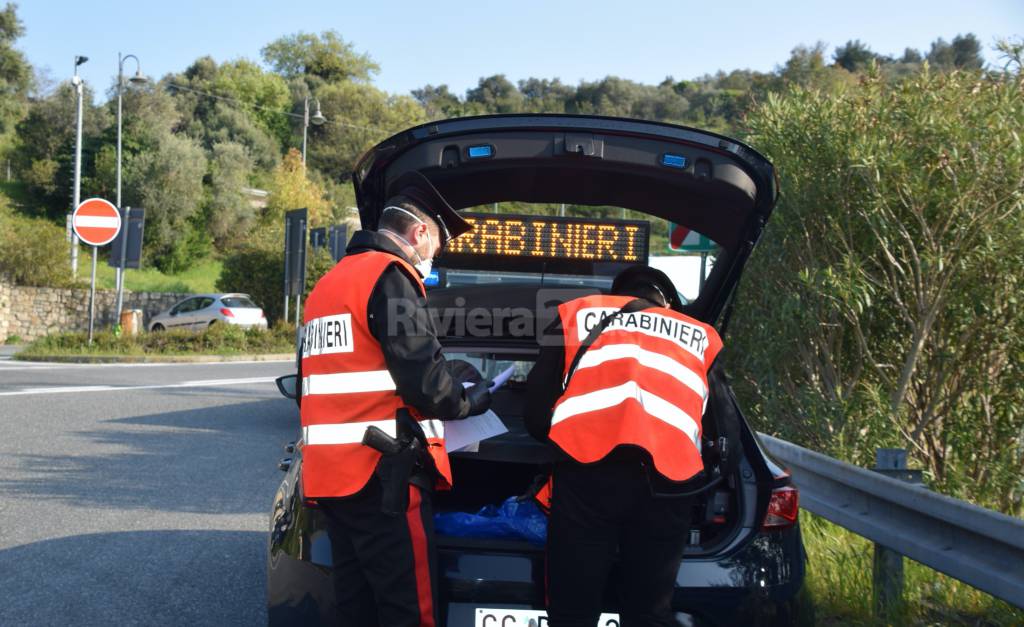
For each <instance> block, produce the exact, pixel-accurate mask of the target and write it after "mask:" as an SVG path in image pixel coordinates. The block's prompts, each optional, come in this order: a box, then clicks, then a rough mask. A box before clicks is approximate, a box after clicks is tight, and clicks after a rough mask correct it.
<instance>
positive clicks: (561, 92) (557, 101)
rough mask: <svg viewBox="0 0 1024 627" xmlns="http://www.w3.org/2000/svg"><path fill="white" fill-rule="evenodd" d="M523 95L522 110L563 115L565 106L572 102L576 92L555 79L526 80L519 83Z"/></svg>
mask: <svg viewBox="0 0 1024 627" xmlns="http://www.w3.org/2000/svg"><path fill="white" fill-rule="evenodd" d="M519 92H520V93H522V95H523V100H524V102H523V110H524V111H529V112H530V113H565V104H566V103H567V102H569V101H570V100H572V97H573V95H574V94H575V93H576V90H575V89H574V88H573V87H572V86H571V85H565V84H563V83H562V81H560V80H558V79H557V78H556V79H554V80H548V79H546V78H528V79H526V80H522V81H519Z"/></svg>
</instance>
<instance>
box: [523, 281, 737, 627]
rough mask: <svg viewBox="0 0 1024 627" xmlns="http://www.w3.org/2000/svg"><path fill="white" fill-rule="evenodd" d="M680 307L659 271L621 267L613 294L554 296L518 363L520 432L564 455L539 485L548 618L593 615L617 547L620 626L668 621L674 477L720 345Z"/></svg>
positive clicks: (681, 492)
mask: <svg viewBox="0 0 1024 627" xmlns="http://www.w3.org/2000/svg"><path fill="white" fill-rule="evenodd" d="M681 306H682V303H681V301H680V299H679V296H678V294H677V293H676V290H675V286H673V285H672V282H671V281H670V280H669V278H668V277H667V276H665V274H664V273H663V272H661V271H659V270H655V269H653V268H649V267H647V266H632V267H630V268H628V269H626V270H625V271H623V272H622V273H621V274H620V275H619V276H617V277H616V278H615V281H614V282H613V283H612V289H611V294H609V295H603V294H600V295H595V296H585V297H583V298H578V299H575V300H571V301H569V302H567V303H564V304H562V305H561V306H559V308H558V315H559V317H558V320H557V321H556V323H555V324H553V325H552V327H550V328H549V329H548V330H547V332H546V334H550V335H549V336H548V337H547V338H546V339H548V340H551V341H549V342H545V346H544V348H542V350H541V353H540V355H539V356H538V359H537V363H536V364H535V365H534V368H533V369H532V370H531V371H530V375H529V378H528V381H527V384H528V387H529V391H530V394H529V396H528V400H527V406H526V421H527V424H526V426H527V429H528V430H529V431H530V433H531V434H532V435H533V436H534V437H536V438H538V439H541V440H545V441H549V442H551V443H552V444H554V446H555V447H557V448H558V449H559V450H561V451H562V452H563V453H564V454H565V458H564V461H561V462H559V463H556V464H555V466H554V473H553V477H552V480H551V482H550V484H549V487H550V495H551V501H550V507H551V517H550V521H549V524H548V563H547V572H548V618H549V620H550V624H551V627H576V626H579V627H583V626H586V627H593V625H594V624H596V623H597V620H598V616H599V615H600V614H601V609H602V607H601V605H602V599H603V596H604V591H605V588H606V586H607V584H608V579H609V575H610V572H611V566H612V562H613V560H614V558H615V556H616V554H618V556H619V561H620V564H621V574H622V578H621V581H620V582H618V583H619V585H618V588H619V590H621V592H622V611H621V617H622V624H623V626H627V625H644V626H654V625H665V626H668V625H676V624H678V623H677V622H676V621H675V619H674V618H673V612H672V605H671V600H672V591H673V585H674V582H675V579H676V574H677V573H678V571H679V566H680V562H681V560H682V557H683V549H684V546H685V542H686V534H687V530H688V528H689V526H690V517H691V503H692V498H691V497H689V496H688V495H687V485H686V482H687V480H689V479H691V478H694V477H695V476H696V475H697V473H699V472H700V471H701V470H703V462H702V460H701V453H700V437H701V417H702V414H703V412H704V407H705V405H706V401H707V398H708V381H707V373H708V370H709V369H710V367H711V364H712V363H713V362H714V361H715V357H716V356H717V355H718V352H719V350H720V349H721V347H722V342H721V340H720V339H719V337H718V333H717V332H716V331H715V329H714V328H713V327H711V326H710V325H707V324H704V323H703V322H700V321H699V320H695V319H693V318H690V317H689V316H686V315H684V314H683V313H681V312H680V309H681ZM559 327H561V328H560V329H559Z"/></svg>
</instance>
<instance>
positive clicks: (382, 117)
mask: <svg viewBox="0 0 1024 627" xmlns="http://www.w3.org/2000/svg"><path fill="white" fill-rule="evenodd" d="M316 97H317V98H318V99H319V101H320V105H321V107H322V110H323V113H324V115H325V116H326V117H327V123H326V124H324V125H323V126H311V127H310V129H309V142H308V146H309V147H308V155H307V160H308V162H309V164H310V166H312V167H315V168H317V169H318V170H320V171H322V172H325V173H327V174H328V176H330V177H331V178H333V179H335V180H337V181H348V180H350V179H351V175H352V170H353V168H354V167H355V163H356V160H357V159H358V158H359V157H360V156H361V155H362V154H363V153H364V152H366V150H368V149H369V148H370V147H372V146H373V145H374V144H376V143H377V142H379V141H381V140H383V139H385V138H386V137H388V136H389V135H392V134H393V133H397V132H398V131H401V130H403V129H406V128H408V127H410V126H415V125H417V124H422V123H423V122H426V121H427V116H426V113H425V112H424V110H423V107H422V106H420V104H419V103H418V102H416V101H415V100H414V99H413V98H411V97H410V96H393V95H389V94H387V93H386V92H384V91H381V90H380V89H377V88H376V87H373V86H372V85H366V84H363V83H354V82H350V81H349V82H342V83H334V84H331V85H325V86H324V87H323V88H321V89H320V90H319V91H318V92H316Z"/></svg>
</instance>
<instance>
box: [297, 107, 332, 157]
mask: <svg viewBox="0 0 1024 627" xmlns="http://www.w3.org/2000/svg"><path fill="white" fill-rule="evenodd" d="M313 102H315V103H316V112H314V113H313V117H312V118H310V117H309V96H306V102H305V105H306V106H305V109H304V112H303V115H302V165H306V136H307V134H308V132H309V123H310V122H312V123H313V125H314V126H320V125H322V124H323V123H324V122H326V121H327V118H326V117H324V114H323V112H321V111H320V101H319V100H317V99H316V98H314V99H313Z"/></svg>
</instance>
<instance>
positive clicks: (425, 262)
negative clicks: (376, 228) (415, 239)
mask: <svg viewBox="0 0 1024 627" xmlns="http://www.w3.org/2000/svg"><path fill="white" fill-rule="evenodd" d="M390 209H394V210H395V211H401V212H402V213H405V214H408V215H409V216H410V217H411V218H412V219H413V220H416V221H417V222H419V223H420V224H422V225H423V226H427V225H426V224H425V223H424V222H423V220H420V219H419V218H417V217H416V216H415V215H413V214H412V213H409V212H408V211H406V210H405V209H402V208H401V207H385V208H384V211H388V210H390ZM381 230H383V231H387V232H388V233H391V234H392V235H394V236H395V237H397V238H398V239H400V240H402V241H403V242H405V243H406V244H407V245H408V246H409V248H412V252H414V253H415V254H416V258H417V259H419V261H417V262H416V263H414V264H412V265H413V267H414V268H416V272H419V273H420V276H421V277H422V278H424V279H425V278H427V277H428V276H430V269H431V267H432V266H433V265H434V259H433V257H434V256H433V255H432V254H431V255H430V256H428V257H427V258H426V259H424V258H423V256H422V255H420V253H419V251H417V250H416V247H415V246H413V245H412V244H410V243H409V240H407V239H405V238H404V237H402V236H401V235H399V234H398V233H395V232H394V231H392V230H391V229H381ZM427 246H428V247H429V248H430V251H431V252H433V251H434V241H433V239H431V237H430V227H427Z"/></svg>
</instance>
